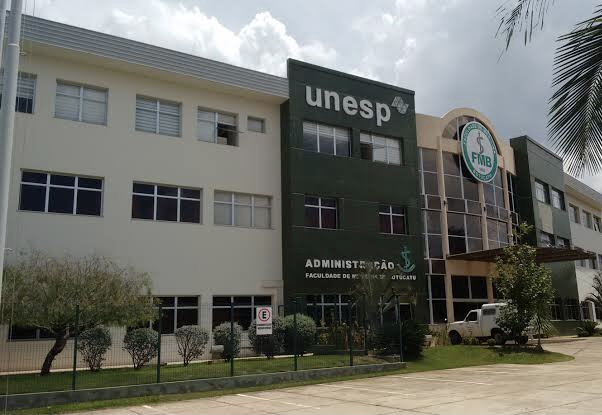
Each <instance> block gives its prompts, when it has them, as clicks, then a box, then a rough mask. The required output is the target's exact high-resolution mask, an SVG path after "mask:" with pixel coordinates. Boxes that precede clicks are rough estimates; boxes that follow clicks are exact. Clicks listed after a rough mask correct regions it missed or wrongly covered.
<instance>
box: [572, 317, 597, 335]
mask: <svg viewBox="0 0 602 415" xmlns="http://www.w3.org/2000/svg"><path fill="white" fill-rule="evenodd" d="M597 325H598V323H597V322H595V321H591V320H584V321H582V322H581V324H580V325H579V327H577V328H576V330H577V336H579V337H590V336H593V335H594V334H596V326H597Z"/></svg>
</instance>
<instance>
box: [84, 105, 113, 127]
mask: <svg viewBox="0 0 602 415" xmlns="http://www.w3.org/2000/svg"><path fill="white" fill-rule="evenodd" d="M82 121H85V122H89V123H92V124H101V125H102V124H106V123H107V104H106V103H105V102H96V101H90V100H87V99H86V100H84V101H83V107H82Z"/></svg>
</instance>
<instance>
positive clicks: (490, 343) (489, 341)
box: [487, 339, 496, 347]
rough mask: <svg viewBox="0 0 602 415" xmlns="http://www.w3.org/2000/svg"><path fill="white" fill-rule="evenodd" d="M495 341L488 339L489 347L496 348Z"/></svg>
mask: <svg viewBox="0 0 602 415" xmlns="http://www.w3.org/2000/svg"><path fill="white" fill-rule="evenodd" d="M495 344H496V343H495V339H487V346H489V347H495Z"/></svg>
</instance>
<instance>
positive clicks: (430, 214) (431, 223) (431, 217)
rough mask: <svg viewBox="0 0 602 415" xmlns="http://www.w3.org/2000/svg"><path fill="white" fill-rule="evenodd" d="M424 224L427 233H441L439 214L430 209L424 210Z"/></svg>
mask: <svg viewBox="0 0 602 415" xmlns="http://www.w3.org/2000/svg"><path fill="white" fill-rule="evenodd" d="M426 224H427V225H426V226H427V228H426V229H427V232H428V233H434V234H441V214H440V212H435V211H432V210H427V211H426Z"/></svg>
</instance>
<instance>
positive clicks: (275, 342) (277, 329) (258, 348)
mask: <svg viewBox="0 0 602 415" xmlns="http://www.w3.org/2000/svg"><path fill="white" fill-rule="evenodd" d="M249 342H251V346H253V350H254V351H255V353H257V354H258V355H261V354H263V355H265V356H266V357H267V358H268V359H269V358H272V357H274V356H275V355H277V354H279V353H280V351H281V350H282V346H283V345H284V328H283V322H282V319H281V318H280V317H273V318H272V334H269V335H260V336H258V335H257V324H256V321H253V322H252V323H251V325H250V326H249Z"/></svg>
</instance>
